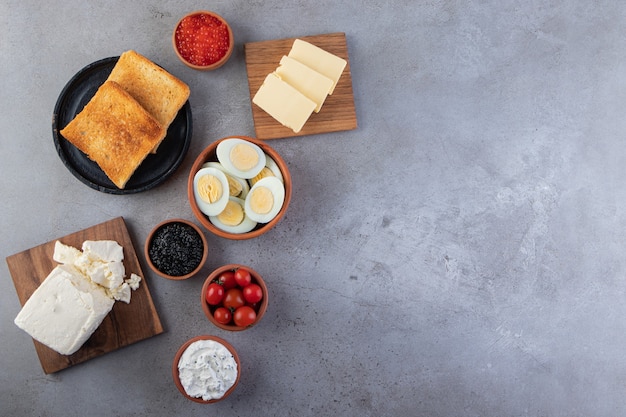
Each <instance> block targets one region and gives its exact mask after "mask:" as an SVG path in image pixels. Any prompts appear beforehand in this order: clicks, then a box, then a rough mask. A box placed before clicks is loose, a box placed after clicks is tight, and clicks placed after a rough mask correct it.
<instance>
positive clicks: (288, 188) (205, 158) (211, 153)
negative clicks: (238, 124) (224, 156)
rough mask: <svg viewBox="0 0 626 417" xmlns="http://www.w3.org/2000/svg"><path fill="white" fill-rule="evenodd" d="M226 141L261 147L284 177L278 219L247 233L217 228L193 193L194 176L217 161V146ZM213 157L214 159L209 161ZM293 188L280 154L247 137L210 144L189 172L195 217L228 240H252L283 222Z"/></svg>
mask: <svg viewBox="0 0 626 417" xmlns="http://www.w3.org/2000/svg"><path fill="white" fill-rule="evenodd" d="M226 139H243V140H246V141H249V142H251V143H253V144H255V145H257V146H259V147H260V148H261V150H263V152H265V153H266V154H268V155H269V156H270V157H271V158H272V159H273V160H274V162H276V165H278V168H279V169H280V172H281V174H282V175H283V185H284V186H285V200H284V202H283V206H282V207H281V209H280V211H279V212H278V214H277V215H276V217H274V218H273V219H272V220H270V221H269V222H268V223H265V224H263V225H261V226H257V227H256V228H255V229H253V230H251V231H249V232H246V233H229V232H225V231H223V230H222V229H219V228H217V227H215V225H213V223H211V221H210V220H209V218H208V217H207V216H206V215H205V214H204V213H202V212H201V211H200V208H199V207H198V204H197V203H196V201H195V197H194V192H193V177H194V175H196V172H198V171H199V170H200V168H202V165H203V164H204V163H205V162H209V161H217V158H216V157H215V150H216V148H217V145H218V144H219V143H220V142H222V141H224V140H226ZM211 157H213V158H214V159H209V158H211ZM292 188H293V186H292V181H291V174H290V172H289V169H288V167H287V164H286V163H285V161H284V160H283V158H282V157H281V156H280V154H278V152H276V151H275V150H274V149H273V148H272V147H271V146H269V145H268V144H267V143H265V142H264V141H262V140H260V139H256V138H252V137H250V136H245V135H232V136H226V137H223V138H221V139H218V140H216V141H214V142H213V143H211V144H209V145H208V146H207V147H206V148H204V149H203V150H202V152H200V154H199V155H198V156H197V158H196V160H195V161H194V163H193V165H192V167H191V170H190V171H189V177H188V179H187V199H188V200H189V205H190V206H191V211H192V212H193V214H194V216H195V217H196V219H197V220H198V221H199V222H200V224H202V226H204V227H205V228H206V229H207V230H208V231H209V232H211V233H213V234H215V235H217V236H220V237H223V238H226V239H232V240H245V239H252V238H255V237H259V236H261V235H262V234H264V233H266V232H268V231H269V230H271V229H272V228H274V226H276V225H277V224H278V222H280V221H281V220H282V218H283V217H284V215H285V213H286V212H287V208H288V207H289V203H290V202H291V196H292Z"/></svg>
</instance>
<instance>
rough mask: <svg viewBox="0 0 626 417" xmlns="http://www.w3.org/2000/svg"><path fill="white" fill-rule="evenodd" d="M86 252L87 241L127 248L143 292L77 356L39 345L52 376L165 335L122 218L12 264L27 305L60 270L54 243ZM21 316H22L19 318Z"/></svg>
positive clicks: (114, 313)
mask: <svg viewBox="0 0 626 417" xmlns="http://www.w3.org/2000/svg"><path fill="white" fill-rule="evenodd" d="M57 240H60V241H61V242H62V243H64V244H66V245H70V246H74V247H75V248H78V249H80V248H81V247H82V245H83V242H84V241H85V240H115V241H116V242H117V243H119V244H120V245H122V247H123V248H124V267H125V269H126V275H127V276H130V274H131V273H135V274H137V275H139V276H140V277H142V280H141V284H140V286H139V288H138V289H137V290H135V291H133V292H132V297H131V301H130V304H126V303H124V302H121V301H116V302H115V305H114V306H113V309H112V310H111V312H110V313H109V314H108V316H107V317H106V318H105V319H104V321H103V322H102V324H101V325H100V327H98V329H97V330H96V331H95V332H94V334H93V335H91V337H90V338H89V340H87V342H85V344H84V345H83V346H82V347H81V348H80V349H79V350H78V351H77V352H75V353H74V354H72V355H69V356H66V355H61V354H59V353H57V352H55V351H54V350H52V349H50V348H48V347H47V346H45V345H43V344H41V343H39V342H37V341H36V340H33V342H34V344H35V350H36V351H37V355H38V356H39V361H40V362H41V366H42V368H43V370H44V372H45V373H46V374H50V373H53V372H57V371H60V370H63V369H66V368H68V367H70V366H72V365H76V364H78V363H81V362H85V361H87V360H89V359H93V358H96V357H98V356H101V355H104V354H105V353H108V352H112V351H114V350H116V349H119V348H121V347H124V346H127V345H130V344H132V343H135V342H138V341H140V340H144V339H147V338H149V337H152V336H155V335H157V334H160V333H163V326H162V325H161V320H160V319H159V316H158V314H157V311H156V309H155V306H154V303H153V301H152V296H151V295H150V290H149V288H148V284H147V282H146V280H145V275H144V274H143V272H142V270H141V265H140V264H139V260H138V259H137V254H136V252H135V249H134V246H133V242H132V241H131V238H130V235H129V233H128V229H127V228H126V223H125V222H124V219H123V218H122V217H117V218H115V219H112V220H110V221H107V222H104V223H101V224H98V225H95V226H93V227H90V228H88V229H84V230H81V231H78V232H76V233H72V234H70V235H67V236H64V237H61V238H58V239H55V240H52V241H50V242H48V243H44V244H42V245H39V246H36V247H34V248H31V249H28V250H25V251H23V252H20V253H17V254H15V255H11V256H9V257H7V258H6V261H7V264H8V266H9V272H10V273H11V277H12V278H13V284H14V285H15V290H16V291H17V296H18V298H19V300H20V303H21V305H24V303H26V301H27V300H28V298H30V296H31V294H32V293H33V292H34V291H35V290H36V289H37V287H39V285H40V284H41V283H42V282H43V280H44V279H45V278H46V277H47V276H48V274H49V273H50V271H52V269H53V268H54V267H55V266H56V265H58V264H57V263H56V262H55V261H54V260H53V259H52V254H53V253H54V243H55V241H57ZM15 314H16V315H17V312H16V313H15Z"/></svg>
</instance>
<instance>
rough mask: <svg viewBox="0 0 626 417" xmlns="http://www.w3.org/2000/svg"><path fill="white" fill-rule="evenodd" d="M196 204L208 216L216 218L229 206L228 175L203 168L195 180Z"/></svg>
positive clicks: (213, 169) (197, 173) (215, 169)
mask: <svg viewBox="0 0 626 417" xmlns="http://www.w3.org/2000/svg"><path fill="white" fill-rule="evenodd" d="M193 190H194V197H195V199H196V204H198V208H199V209H200V211H201V212H203V213H204V214H206V215H207V216H216V215H218V214H220V213H221V212H222V211H224V209H225V208H226V205H227V204H228V197H229V191H228V190H229V188H228V180H227V179H226V174H224V173H223V172H222V171H220V170H219V169H217V168H212V167H207V168H202V169H201V170H199V171H198V172H196V175H195V176H194V179H193Z"/></svg>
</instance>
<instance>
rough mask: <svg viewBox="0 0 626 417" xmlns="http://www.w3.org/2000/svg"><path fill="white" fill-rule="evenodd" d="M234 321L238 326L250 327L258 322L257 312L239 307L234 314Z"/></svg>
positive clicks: (250, 308)
mask: <svg viewBox="0 0 626 417" xmlns="http://www.w3.org/2000/svg"><path fill="white" fill-rule="evenodd" d="M233 320H234V321H235V324H236V325H237V326H240V327H246V326H250V325H251V324H253V323H254V322H255V321H256V312H255V311H254V309H253V308H252V307H250V306H243V307H239V308H238V309H237V310H235V314H233Z"/></svg>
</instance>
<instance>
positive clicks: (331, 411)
mask: <svg viewBox="0 0 626 417" xmlns="http://www.w3.org/2000/svg"><path fill="white" fill-rule="evenodd" d="M201 8H210V9H213V10H215V11H218V12H219V13H221V14H222V15H223V16H225V17H226V18H227V19H228V20H229V21H230V23H231V24H232V26H233V29H234V33H235V36H236V43H237V50H236V51H235V53H234V54H233V56H232V58H231V60H230V61H229V63H228V64H227V65H226V66H225V67H223V68H222V69H220V70H218V71H215V72H211V73H201V72H195V71H192V70H189V69H187V68H185V67H184V66H183V65H182V64H181V63H180V62H178V61H177V58H176V56H175V55H174V52H173V50H172V48H171V41H170V36H171V31H172V29H173V26H174V25H175V23H176V21H177V20H178V19H179V18H180V17H181V16H182V15H183V14H184V13H186V12H189V11H191V10H195V9H201ZM625 21H626V5H624V4H623V3H621V2H615V1H582V0H575V1H569V2H565V1H556V2H555V1H546V0H537V1H531V2H527V1H514V0H504V1H457V0H450V1H437V2H435V1H428V2H422V1H420V2H413V1H396V2H383V1H366V2H358V3H357V2H334V1H328V0H319V1H316V2H307V1H294V2H290V3H288V4H285V3H284V2H276V1H265V2H261V1H214V2H211V3H210V4H198V3H195V2H191V1H157V0H155V1H152V2H128V1H110V2H101V4H97V3H95V2H84V1H76V0H68V1H63V2H59V1H50V2H43V3H42V2H39V1H33V0H20V1H16V0H9V1H5V2H3V3H2V4H0V27H1V28H2V36H1V37H0V54H1V56H2V60H1V61H0V86H1V95H2V99H1V100H0V127H1V132H2V133H1V135H0V175H1V179H0V187H1V189H0V191H1V192H0V194H1V196H2V198H1V199H0V230H2V232H3V237H2V239H0V256H1V257H2V258H5V257H6V256H9V255H11V254H13V253H16V252H19V251H21V250H24V249H27V248H30V247H32V246H35V245H38V244H40V243H43V242H46V241H48V240H51V239H54V238H57V237H59V236H63V235H65V234H67V233H70V232H73V231H76V230H80V229H83V228H85V227H89V226H92V225H94V224H97V223H100V222H102V221H106V220H108V219H110V218H113V217H117V216H124V217H125V219H126V220H127V223H128V224H129V227H130V229H131V234H132V237H133V239H134V241H135V245H136V247H137V248H142V247H143V241H144V239H145V238H146V236H147V234H148V232H149V230H150V229H151V228H152V227H153V226H154V225H155V224H156V223H158V222H160V221H161V220H163V219H166V218H170V217H184V218H188V219H193V215H192V212H191V209H190V208H189V205H188V203H187V199H186V189H185V187H186V181H187V175H188V172H189V169H190V168H191V165H192V163H193V160H194V159H195V157H196V156H197V155H198V154H199V153H200V151H201V150H202V149H203V148H204V147H205V146H206V145H207V144H209V143H211V142H212V141H214V140H216V139H218V138H221V137H224V136H229V135H237V134H244V135H254V127H253V122H252V118H251V111H250V102H249V99H248V85H247V81H246V69H245V64H244V54H243V44H244V43H246V42H253V41H260V40H268V39H279V38H284V37H297V36H305V35H313V34H321V33H330V32H337V31H341V32H345V33H346V36H347V39H348V47H349V54H350V62H351V68H352V77H353V87H354V93H355V103H356V109H357V117H358V122H359V128H358V129H357V130H354V131H350V132H340V133H334V134H324V135H317V136H310V137H304V138H294V139H280V140H275V141H272V142H271V145H272V146H273V147H274V148H275V149H276V150H277V151H278V152H280V153H281V154H282V155H283V157H284V159H285V160H286V161H287V163H288V165H289V168H290V169H291V173H292V176H293V180H294V197H293V200H292V203H291V205H290V208H289V211H288V213H287V216H286V218H285V219H284V220H283V221H282V222H281V223H280V224H279V225H278V226H277V227H276V228H275V229H274V230H273V231H272V232H270V233H269V234H267V235H265V236H263V237H261V238H258V239H255V240H251V241H242V242H235V241H228V240H224V239H222V238H218V237H216V236H213V235H210V234H208V233H207V236H208V239H209V242H210V244H211V249H210V259H209V261H208V263H207V265H206V267H205V269H204V270H203V273H202V275H207V274H208V273H209V272H210V271H211V270H212V269H213V268H214V267H217V266H219V265H221V264H223V263H231V262H237V263H244V264H249V265H251V266H253V267H254V268H255V269H257V270H258V271H259V272H261V273H262V274H263V275H264V276H265V277H266V280H267V282H268V285H269V288H270V297H271V301H270V306H269V309H268V313H267V315H266V317H265V318H264V320H263V321H262V322H261V323H260V324H259V325H258V326H257V327H255V328H253V329H251V330H249V331H246V332H242V333H236V334H231V333H226V332H224V331H221V330H219V329H217V328H215V327H213V326H212V325H211V324H210V323H209V322H208V321H207V320H206V319H205V318H204V316H203V313H202V310H201V309H200V305H199V303H198V298H199V292H200V288H201V286H202V281H203V278H202V277H201V276H199V277H196V278H195V279H191V280H189V281H185V282H171V281H167V280H164V279H161V278H158V277H157V276H156V275H153V274H150V273H148V272H147V276H146V279H147V280H148V281H149V283H150V285H151V290H152V294H153V297H154V299H155V303H156V305H157V308H158V310H159V313H160V315H161V319H162V320H163V323H164V326H165V328H166V332H165V333H164V334H162V335H160V336H157V337H155V338H153V339H150V340H147V341H144V342H141V343H138V344H135V345H133V346H130V347H127V348H124V349H122V350H120V351H117V352H115V353H111V354H108V355H105V356H103V357H101V358H98V359H96V360H92V361H89V362H86V363H84V364H81V365H79V366H75V367H73V368H70V369H68V370H65V371H62V372H59V373H57V374H53V375H44V374H43V372H42V369H41V367H40V364H39V362H38V359H37V356H36V353H35V350H34V347H33V344H32V342H31V339H30V338H29V337H28V336H27V335H26V334H25V333H23V332H21V331H20V330H19V329H18V328H17V327H15V326H14V324H13V318H14V317H15V315H16V314H17V312H18V311H19V308H20V305H19V302H18V299H17V296H16V293H15V290H14V287H13V283H12V280H11V278H10V275H9V272H8V268H7V267H6V264H4V263H3V265H2V266H1V267H0V276H1V278H2V279H0V297H1V298H0V343H1V347H2V354H1V355H0V378H1V380H0V414H1V415H14V416H17V415H23V416H26V415H29V416H30V415H32V416H57V415H66V416H85V415H89V416H94V417H96V416H111V415H119V416H122V415H125V416H130V415H133V416H148V415H150V416H157V415H163V416H172V415H185V416H200V415H207V414H211V415H222V416H230V415H232V416H235V415H237V416H253V415H267V416H301V417H304V416H331V415H340V416H409V415H416V416H418V415H419V416H431V417H435V416H568V417H571V416H619V415H626V399H625V398H626V396H625V395H624V388H625V381H626V353H625V352H626V306H625V303H624V300H625V297H626V294H625V291H626V282H625V280H626V258H625V255H624V254H625V251H624V245H625V240H626V227H625V226H626V211H625V210H624V206H626V187H624V186H623V184H624V182H625V180H626V146H624V132H625V131H626V118H625V117H624V103H625V102H626V58H625V54H626V52H625V50H626V49H625V45H626V32H624V22H625ZM131 48H132V49H136V50H137V51H139V52H141V53H143V54H145V55H146V56H148V57H150V58H152V59H154V60H155V61H157V62H159V63H160V64H161V65H163V66H164V67H166V68H168V69H169V70H170V71H171V72H173V73H175V74H176V75H177V76H179V77H181V78H182V79H184V80H185V81H186V82H187V83H189V85H190V86H191V88H192V97H191V104H192V106H193V114H194V136H193V142H192V144H191V147H190V149H189V153H188V155H187V157H186V159H185V161H184V163H183V165H182V166H181V167H180V169H179V170H178V171H177V172H176V174H175V175H174V176H173V177H172V178H171V179H169V180H168V181H167V182H165V183H164V184H162V185H161V186H159V187H157V188H156V189H154V190H151V191H148V192H145V193H141V194H136V195H131V196H112V195H107V194H103V193H99V192H96V191H94V190H92V189H90V188H88V187H86V186H84V185H83V184H82V183H80V182H79V181H77V180H76V179H75V178H74V177H73V176H72V175H71V174H70V173H69V171H68V170H67V169H66V168H65V167H64V165H63V164H62V162H61V161H60V159H59V157H58V156H57V154H56V152H55V149H54V146H53V142H52V137H51V129H50V124H51V117H52V110H53V107H54V104H55V101H56V99H57V97H58V95H59V92H60V91H61V89H62V88H63V86H64V85H65V83H66V82H67V81H68V80H69V79H70V77H71V76H72V75H73V74H74V73H75V72H76V71H78V70H79V69H80V68H82V67H83V66H85V65H87V64H89V63H91V62H93V61H96V60H98V59H101V58H104V57H108V56H113V55H118V54H120V53H121V52H123V51H124V50H127V49H131ZM142 262H143V258H142ZM144 266H145V262H144ZM146 271H147V268H146ZM206 333H209V334H216V335H219V336H222V337H225V338H226V339H228V340H229V341H230V342H231V343H232V344H233V345H234V346H235V347H236V348H237V349H238V351H239V354H240V356H241V359H242V363H243V374H242V379H241V382H240V385H239V387H238V389H237V391H236V392H235V393H234V394H233V395H232V396H231V397H230V398H229V399H228V400H226V401H224V402H222V403H219V404H216V405H212V406H201V405H198V404H195V403H191V402H189V401H187V400H185V399H184V398H183V397H182V396H181V395H180V394H179V393H178V391H177V390H176V388H175V386H174V384H173V383H172V379H171V375H170V365H171V361H172V358H173V355H174V353H175V351H176V349H177V348H178V346H179V345H181V344H182V343H183V342H184V341H186V340H187V339H188V338H190V337H193V336H195V335H198V334H206Z"/></svg>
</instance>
